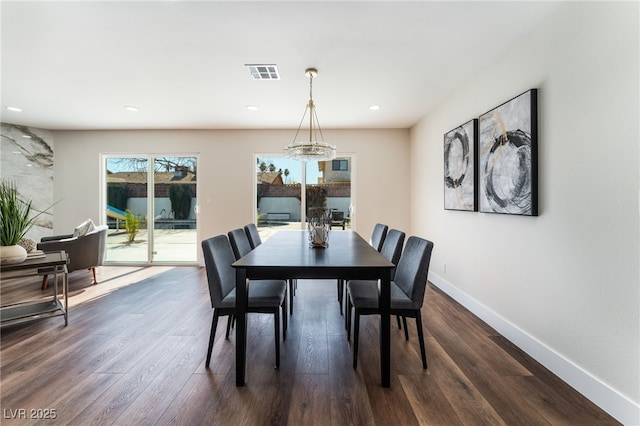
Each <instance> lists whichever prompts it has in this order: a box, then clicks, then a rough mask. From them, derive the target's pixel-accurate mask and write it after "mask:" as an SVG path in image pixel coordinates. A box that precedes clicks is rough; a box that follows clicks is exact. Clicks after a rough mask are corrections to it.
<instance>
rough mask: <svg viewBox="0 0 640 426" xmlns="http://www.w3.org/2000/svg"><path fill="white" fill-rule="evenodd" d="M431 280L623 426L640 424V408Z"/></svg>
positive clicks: (464, 295)
mask: <svg viewBox="0 0 640 426" xmlns="http://www.w3.org/2000/svg"><path fill="white" fill-rule="evenodd" d="M429 281H431V283H433V284H434V285H435V286H436V287H438V288H439V289H441V290H442V291H443V292H445V293H447V294H448V295H449V296H451V297H452V298H453V299H455V300H456V301H457V302H458V303H460V304H461V305H462V306H464V307H465V308H467V309H468V310H469V311H471V312H472V313H473V314H474V315H476V316H477V317H478V318H480V319H481V320H483V321H484V322H486V323H487V324H489V325H490V326H491V327H493V328H494V329H495V330H496V331H497V332H498V333H500V334H501V335H503V336H504V337H506V338H507V339H509V340H510V341H511V342H512V343H513V344H515V345H516V346H518V347H519V348H520V349H522V350H523V351H525V352H526V353H527V354H528V355H530V356H531V357H532V358H534V359H535V360H536V361H538V362H539V363H540V364H542V365H544V366H545V367H546V368H548V369H549V370H550V371H552V372H553V373H554V374H555V375H557V376H558V377H560V378H561V379H562V380H563V381H565V382H566V383H567V384H569V385H570V386H571V387H573V388H574V389H576V390H577V391H578V392H580V393H581V394H582V395H584V396H585V397H586V398H588V399H589V400H591V401H592V402H593V403H594V404H596V405H597V406H598V407H600V408H602V409H603V410H604V411H606V412H607V413H609V415H611V416H612V417H614V418H615V419H616V420H618V421H619V422H620V423H622V424H624V425H640V405H638V404H636V403H635V402H633V401H631V400H630V399H629V398H627V397H625V396H624V395H622V394H620V393H619V392H617V391H616V390H615V389H613V388H611V387H610V386H609V385H607V384H606V383H603V382H602V381H600V380H598V379H597V378H596V377H594V376H592V375H591V374H590V373H589V372H588V371H585V370H584V369H582V368H580V367H579V366H577V365H575V364H574V363H572V362H571V361H570V360H568V359H566V358H565V357H563V356H561V355H560V354H558V353H557V352H555V351H554V350H553V349H552V348H550V347H548V346H547V345H545V344H544V343H543V342H540V341H539V340H537V339H536V338H534V337H532V336H530V335H529V334H527V333H526V332H524V331H523V330H521V329H520V328H518V327H517V326H516V325H514V324H512V323H511V322H509V320H507V319H506V318H503V317H501V316H500V315H498V314H497V313H495V312H494V311H492V310H491V309H490V308H488V307H487V306H485V305H483V304H482V303H480V302H478V301H477V300H475V299H474V298H473V297H471V296H470V295H468V294H467V293H465V292H464V291H462V290H460V289H459V288H457V287H456V286H454V285H453V284H451V283H449V282H448V281H447V280H445V279H443V278H442V277H440V276H439V275H437V274H434V273H433V272H431V273H429Z"/></svg>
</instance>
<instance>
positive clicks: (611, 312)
mask: <svg viewBox="0 0 640 426" xmlns="http://www.w3.org/2000/svg"><path fill="white" fill-rule="evenodd" d="M638 28H639V7H638V2H626V3H614V2H584V3H583V2H579V3H578V2H568V3H565V4H564V5H562V6H561V7H560V8H559V9H558V11H557V13H555V14H554V15H553V16H551V17H550V18H549V19H548V20H547V21H546V22H545V23H544V24H543V25H540V26H539V27H538V28H537V29H536V31H535V33H533V34H531V35H529V36H528V37H527V38H526V39H524V40H520V41H518V42H517V43H516V44H515V45H514V46H513V49H512V50H511V51H510V52H509V53H508V54H506V55H505V56H504V57H503V58H502V59H501V60H499V61H496V62H495V63H494V65H493V66H492V67H491V68H490V69H486V70H481V71H480V72H479V73H478V74H477V76H476V78H475V79H473V80H472V81H469V82H467V83H466V84H461V86H460V89H459V91H458V92H457V93H456V94H455V95H454V96H452V97H450V98H449V99H447V101H446V102H444V103H443V104H442V105H440V106H439V107H438V108H437V109H436V110H435V111H434V112H433V113H431V114H430V115H429V116H427V117H425V118H424V119H423V120H421V121H420V122H419V124H418V125H416V126H415V127H414V128H413V129H412V131H411V161H412V164H411V182H412V184H413V187H412V189H411V200H412V203H411V230H412V232H413V233H415V234H418V235H422V236H424V237H427V238H429V239H431V240H433V241H434V243H435V248H434V252H433V258H432V262H431V272H432V274H431V276H430V278H431V279H432V281H433V282H434V283H435V284H436V285H438V286H439V287H441V288H443V289H445V291H447V292H449V293H450V294H451V295H452V296H454V297H455V298H457V299H458V300H460V301H461V302H462V303H463V304H465V305H466V306H468V307H469V308H470V309H471V310H473V311H474V312H476V313H477V314H478V315H479V316H480V317H481V318H483V319H485V321H487V322H488V323H490V324H491V325H493V326H494V327H495V328H496V329H498V331H500V332H502V333H503V334H504V335H506V336H507V337H508V338H510V339H511V340H512V341H514V342H515V343H516V344H518V345H519V346H520V347H522V348H524V349H525V350H526V351H527V352H529V353H530V354H531V355H532V356H534V357H535V358H537V359H538V360H539V361H541V362H542V363H543V364H545V365H546V366H547V367H549V368H550V369H551V370H552V371H554V372H555V373H556V374H558V375H559V376H560V377H562V378H563V379H564V380H565V381H567V382H568V383H570V384H571V385H573V386H574V387H576V388H577V389H578V390H579V391H581V392H582V393H583V394H585V395H586V396H587V397H589V398H591V399H592V400H593V401H594V402H596V403H597V404H598V405H600V406H601V407H602V408H604V409H605V410H607V411H609V412H610V413H611V414H612V415H614V416H616V417H617V418H618V420H621V421H623V422H624V423H625V424H639V423H640V416H639V411H638V403H639V401H640V369H639V363H640V349H639V348H640V337H639V336H640V326H639V324H640V319H639V314H638V313H639V310H640V293H639V287H640V284H639V279H640V271H639V266H638V265H639V261H640V254H639V244H638V241H639V236H640V227H639V212H638V206H639V200H638V195H639V194H638V189H639V173H638V160H639V152H638V145H639V128H638V126H639V118H640V109H639V90H640V88H639V76H640V68H639V65H638V62H639V53H638V52H639V37H638V36H639V34H638ZM530 88H538V89H539V98H538V108H539V109H538V111H539V169H538V170H539V184H540V188H539V196H540V198H539V201H540V203H539V206H540V209H539V211H540V215H539V217H520V216H507V215H498V214H486V213H478V212H476V213H473V212H458V211H445V210H444V209H443V197H444V195H443V186H444V183H443V134H444V133H445V132H447V131H449V130H451V129H453V128H455V127H457V126H458V125H461V124H463V123H465V122H466V121H468V120H469V119H471V118H476V117H478V116H479V115H480V114H482V113H484V112H486V111H488V110H490V109H492V108H493V107H495V106H497V105H499V104H501V103H502V102H504V101H507V100H509V99H510V98H512V97H513V96H516V95H518V94H520V93H522V92H524V91H526V90H528V89H530ZM445 264H446V272H445V266H444V265H445ZM426 327H428V321H427V324H426Z"/></svg>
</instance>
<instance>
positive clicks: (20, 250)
mask: <svg viewBox="0 0 640 426" xmlns="http://www.w3.org/2000/svg"><path fill="white" fill-rule="evenodd" d="M26 259H27V251H26V250H25V249H24V247H22V246H19V245H17V244H16V245H13V246H0V263H4V264H6V265H10V264H12V263H21V262H24V261H25V260H26Z"/></svg>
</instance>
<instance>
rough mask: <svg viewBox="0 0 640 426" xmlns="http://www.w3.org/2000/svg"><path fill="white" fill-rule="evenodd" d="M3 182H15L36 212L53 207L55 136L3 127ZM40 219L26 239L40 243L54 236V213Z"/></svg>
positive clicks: (0, 161) (0, 151) (0, 166)
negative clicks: (4, 180)
mask: <svg viewBox="0 0 640 426" xmlns="http://www.w3.org/2000/svg"><path fill="white" fill-rule="evenodd" d="M0 133H1V135H2V142H1V148H0V178H2V179H9V180H14V181H15V182H16V183H17V185H18V192H19V193H20V197H21V198H22V199H23V200H25V201H28V200H31V207H32V209H33V210H35V211H42V210H45V209H48V208H50V207H51V206H52V205H53V203H54V200H53V135H52V133H51V132H50V131H48V130H43V129H35V128H30V127H25V126H19V125H15V124H9V123H0ZM54 209H55V207H53V208H51V209H49V210H48V211H47V212H45V213H44V214H42V215H40V217H39V218H38V220H37V222H36V224H35V225H34V226H33V227H32V228H31V230H30V231H29V232H28V233H27V237H30V238H33V239H34V240H36V241H40V238H42V237H44V236H50V235H52V234H53V219H54V216H53V211H54Z"/></svg>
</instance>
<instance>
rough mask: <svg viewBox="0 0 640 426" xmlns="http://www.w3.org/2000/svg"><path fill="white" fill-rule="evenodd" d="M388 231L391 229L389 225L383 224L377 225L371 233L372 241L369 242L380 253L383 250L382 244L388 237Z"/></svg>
mask: <svg viewBox="0 0 640 426" xmlns="http://www.w3.org/2000/svg"><path fill="white" fill-rule="evenodd" d="M388 230H389V227H388V226H387V225H384V224H382V223H376V224H375V226H374V227H373V231H372V232H371V239H370V240H369V243H370V244H371V245H372V246H373V248H375V249H376V250H378V251H380V250H382V244H383V243H384V239H385V237H386V236H387V231H388Z"/></svg>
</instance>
